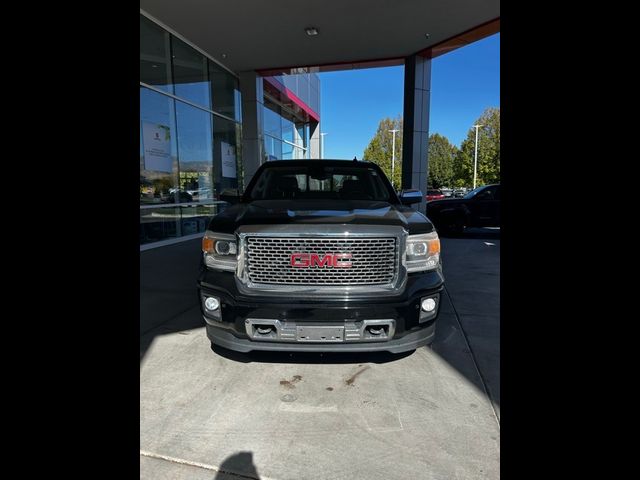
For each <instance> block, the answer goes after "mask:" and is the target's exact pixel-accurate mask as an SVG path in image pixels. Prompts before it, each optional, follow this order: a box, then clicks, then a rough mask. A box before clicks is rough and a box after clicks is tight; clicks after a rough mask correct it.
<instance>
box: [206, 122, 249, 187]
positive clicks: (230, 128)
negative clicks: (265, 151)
mask: <svg viewBox="0 0 640 480" xmlns="http://www.w3.org/2000/svg"><path fill="white" fill-rule="evenodd" d="M240 144H241V139H240V126H239V125H238V124H236V123H235V122H230V121H228V120H225V119H224V118H220V117H214V118H213V165H214V167H213V181H214V187H215V191H216V192H218V193H220V194H224V193H230V191H234V192H235V191H236V189H237V188H238V178H239V177H240V176H241V175H242V169H241V168H239V167H240V166H241V163H242V162H241V158H240V151H239V146H240ZM216 198H218V197H216Z"/></svg>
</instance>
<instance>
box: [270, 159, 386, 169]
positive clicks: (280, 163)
mask: <svg viewBox="0 0 640 480" xmlns="http://www.w3.org/2000/svg"><path fill="white" fill-rule="evenodd" d="M313 164H320V165H323V166H332V167H345V166H353V167H356V166H357V167H370V166H371V165H374V164H372V163H371V162H366V161H362V160H339V159H331V160H329V159H306V160H304V159H303V160H270V161H268V162H265V163H263V166H269V167H271V166H273V167H287V166H294V167H298V166H308V165H313Z"/></svg>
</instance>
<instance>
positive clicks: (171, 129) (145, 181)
mask: <svg viewBox="0 0 640 480" xmlns="http://www.w3.org/2000/svg"><path fill="white" fill-rule="evenodd" d="M176 154H177V151H176V128H175V121H174V115H173V99H171V98H170V97H167V96H165V95H162V94H160V93H157V92H154V91H152V90H149V89H148V88H140V203H141V204H142V203H166V202H171V201H172V195H171V193H172V192H171V190H172V189H173V188H175V186H176V183H177V173H178V163H177V158H176Z"/></svg>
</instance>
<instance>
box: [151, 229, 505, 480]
mask: <svg viewBox="0 0 640 480" xmlns="http://www.w3.org/2000/svg"><path fill="white" fill-rule="evenodd" d="M495 237H496V235H495V234H491V233H489V234H486V232H479V233H477V234H474V233H473V232H472V233H471V234H470V235H468V236H466V237H464V238H451V239H443V247H442V249H443V261H444V267H445V276H446V279H447V290H448V295H445V296H444V298H443V303H442V310H441V315H440V319H439V323H438V330H437V336H436V341H435V342H434V345H433V349H428V348H421V349H418V350H416V351H414V352H409V353H408V354H404V355H400V356H392V355H386V354H332V355H330V354H324V355H321V354H287V353H285V354H282V353H263V352H259V353H253V354H249V355H243V354H233V353H230V352H227V351H221V350H219V349H216V350H215V351H213V350H212V349H211V347H210V344H209V341H208V340H207V338H206V336H205V333H204V327H203V326H202V325H203V322H202V320H201V318H200V315H199V310H198V306H197V298H196V297H195V293H191V292H190V290H189V289H190V288H193V282H194V279H195V272H196V270H197V257H198V248H199V243H198V242H197V241H196V242H185V243H183V244H178V245H173V246H169V247H163V248H161V249H158V250H150V251H147V252H142V253H141V255H140V256H141V265H140V266H141V279H142V280H141V295H142V297H143V301H142V305H141V309H142V310H143V311H141V364H140V446H141V457H140V458H141V460H140V476H141V478H142V479H187V478H188V479H208V480H230V479H238V478H260V479H263V480H267V479H277V480H281V479H296V480H297V479H302V478H304V479H327V478H331V479H343V478H344V479H356V478H358V479H360V478H362V479H395V478H421V479H484V478H486V479H497V478H499V438H500V429H499V423H498V419H497V417H496V415H497V414H498V413H499V410H498V409H499V393H500V389H499V380H500V378H499V248H500V241H499V239H498V238H495ZM194 258H195V262H194V263H191V262H192V259H194ZM174 288H175V290H174ZM169 291H170V292H171V293H168V292H169ZM165 295H168V298H165ZM190 295H192V296H191V306H189V304H188V301H189V296H190ZM172 298H173V299H178V301H177V302H176V304H174V303H173V302H172V301H171V299H172ZM143 323H144V324H143ZM465 334H466V335H465ZM487 393H488V394H489V396H490V397H488V396H487Z"/></svg>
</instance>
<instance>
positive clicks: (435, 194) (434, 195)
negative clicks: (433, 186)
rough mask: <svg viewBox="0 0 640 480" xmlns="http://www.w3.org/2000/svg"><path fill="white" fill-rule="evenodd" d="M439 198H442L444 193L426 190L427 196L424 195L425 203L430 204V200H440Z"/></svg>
mask: <svg viewBox="0 0 640 480" xmlns="http://www.w3.org/2000/svg"><path fill="white" fill-rule="evenodd" d="M441 198H444V193H442V191H440V190H427V195H426V199H427V202H430V201H431V200H440V199H441Z"/></svg>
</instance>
